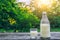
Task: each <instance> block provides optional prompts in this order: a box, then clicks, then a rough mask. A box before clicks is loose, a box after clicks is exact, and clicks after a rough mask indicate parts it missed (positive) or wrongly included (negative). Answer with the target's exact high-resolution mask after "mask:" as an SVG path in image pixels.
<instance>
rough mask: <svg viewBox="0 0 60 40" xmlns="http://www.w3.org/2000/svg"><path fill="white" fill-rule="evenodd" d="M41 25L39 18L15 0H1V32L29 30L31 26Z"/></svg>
mask: <svg viewBox="0 0 60 40" xmlns="http://www.w3.org/2000/svg"><path fill="white" fill-rule="evenodd" d="M34 27H36V28H37V27H39V19H38V18H37V17H36V16H35V15H33V13H32V12H28V9H27V8H20V7H18V6H17V5H16V4H15V3H14V0H0V30H1V31H0V32H12V31H13V32H26V31H27V32H28V31H29V30H30V28H34Z"/></svg>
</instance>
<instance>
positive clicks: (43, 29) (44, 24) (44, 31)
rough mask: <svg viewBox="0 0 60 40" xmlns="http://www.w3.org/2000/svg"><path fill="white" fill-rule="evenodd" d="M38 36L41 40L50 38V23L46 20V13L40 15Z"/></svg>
mask: <svg viewBox="0 0 60 40" xmlns="http://www.w3.org/2000/svg"><path fill="white" fill-rule="evenodd" d="M40 35H41V37H42V38H50V23H49V20H48V18H47V15H46V12H43V13H42V19H41V23H40Z"/></svg>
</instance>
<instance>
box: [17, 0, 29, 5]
mask: <svg viewBox="0 0 60 40" xmlns="http://www.w3.org/2000/svg"><path fill="white" fill-rule="evenodd" d="M17 1H18V2H26V4H27V5H29V4H30V0H17Z"/></svg>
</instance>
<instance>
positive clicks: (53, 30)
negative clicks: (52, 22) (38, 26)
mask: <svg viewBox="0 0 60 40" xmlns="http://www.w3.org/2000/svg"><path fill="white" fill-rule="evenodd" d="M51 32H60V28H51Z"/></svg>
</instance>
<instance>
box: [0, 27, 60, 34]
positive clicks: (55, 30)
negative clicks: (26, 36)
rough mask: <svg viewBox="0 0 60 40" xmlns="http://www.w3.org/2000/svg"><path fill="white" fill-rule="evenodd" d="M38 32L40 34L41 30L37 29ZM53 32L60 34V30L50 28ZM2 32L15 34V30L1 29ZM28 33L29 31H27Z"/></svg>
mask: <svg viewBox="0 0 60 40" xmlns="http://www.w3.org/2000/svg"><path fill="white" fill-rule="evenodd" d="M37 31H38V32H40V29H37ZM50 31H51V32H60V28H50ZM0 32H3V33H5V32H14V30H4V29H0ZM26 32H27V30H26Z"/></svg>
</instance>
